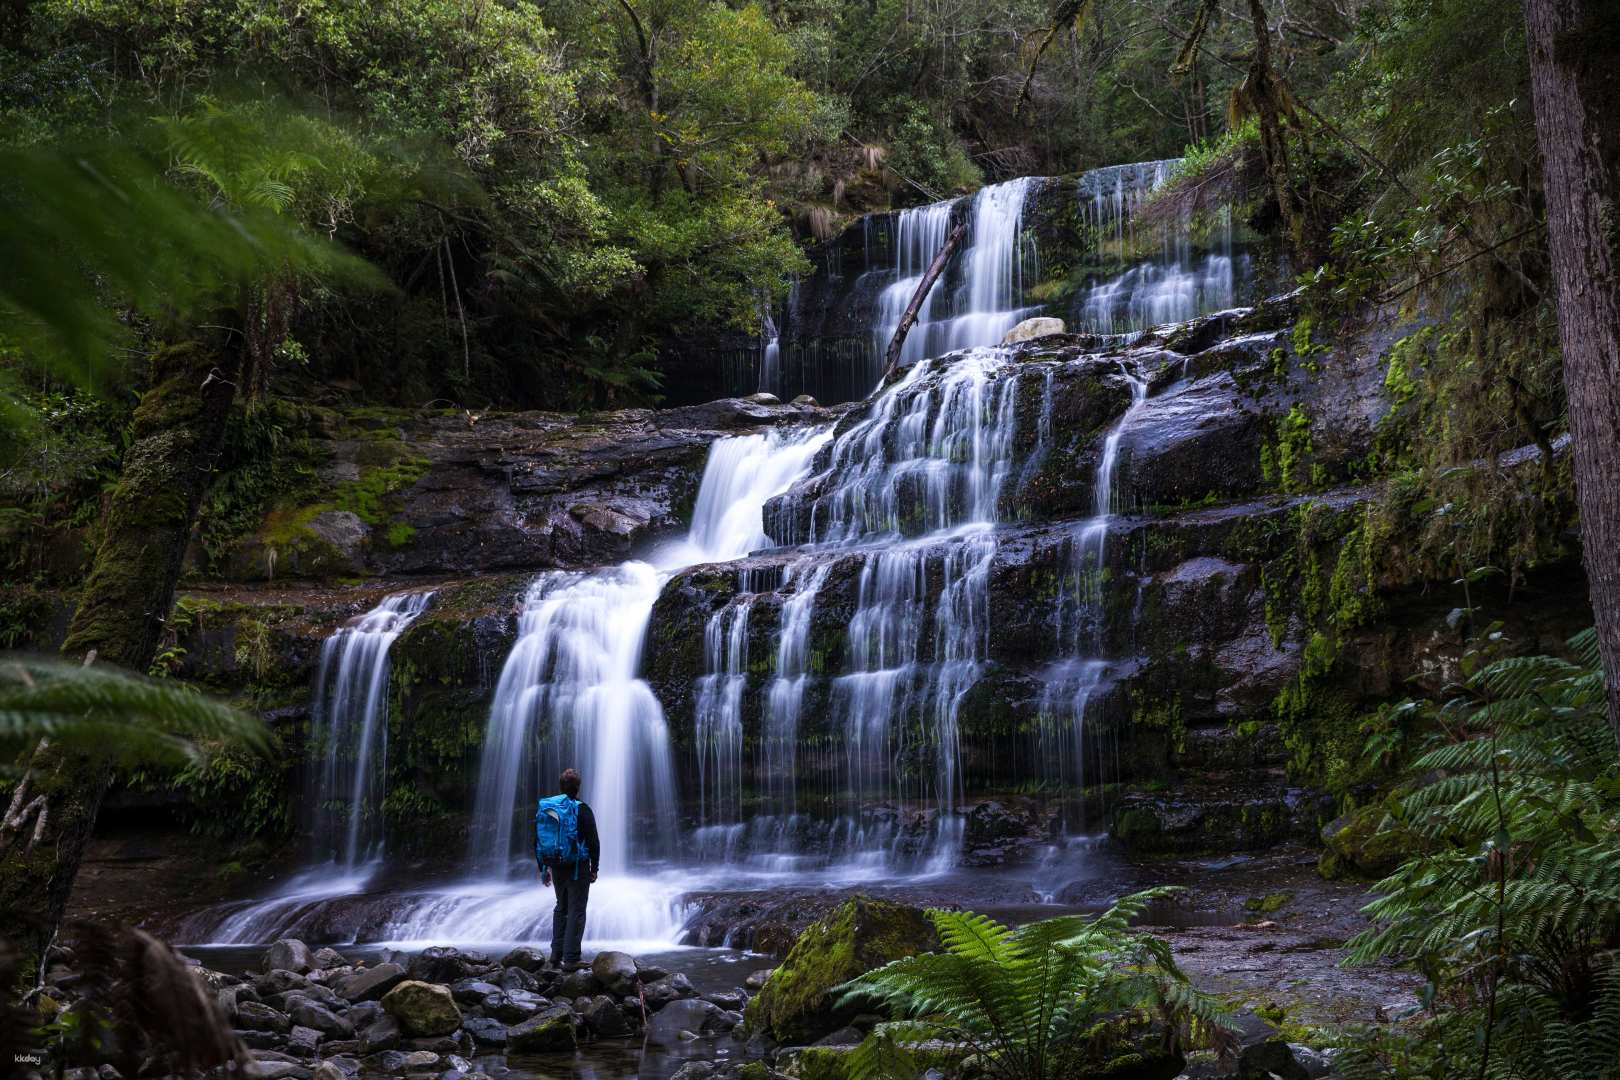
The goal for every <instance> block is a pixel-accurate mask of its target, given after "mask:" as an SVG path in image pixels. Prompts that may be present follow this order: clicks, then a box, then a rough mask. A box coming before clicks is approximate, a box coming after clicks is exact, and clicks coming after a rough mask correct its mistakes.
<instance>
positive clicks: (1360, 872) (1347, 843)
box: [1317, 806, 1418, 878]
mask: <svg viewBox="0 0 1620 1080" xmlns="http://www.w3.org/2000/svg"><path fill="white" fill-rule="evenodd" d="M1385 817H1386V815H1385V812H1384V808H1383V807H1382V806H1363V807H1361V808H1360V809H1359V810H1354V811H1351V812H1350V813H1348V814H1345V815H1344V816H1343V817H1338V818H1334V819H1333V820H1332V821H1330V822H1328V823H1327V824H1326V825H1324V826H1322V843H1323V844H1324V845H1325V846H1326V848H1327V850H1326V851H1324V852H1322V858H1321V859H1320V861H1318V863H1317V869H1318V870H1319V871H1320V872H1321V874H1322V876H1323V877H1325V878H1342V877H1369V878H1381V877H1384V876H1386V875H1387V874H1389V873H1390V872H1392V871H1393V870H1394V869H1395V868H1396V867H1397V866H1399V865H1400V864H1401V861H1402V860H1403V859H1406V858H1408V857H1409V856H1412V855H1416V854H1417V853H1418V847H1417V837H1416V836H1414V835H1413V833H1412V832H1411V830H1409V829H1407V828H1405V827H1404V826H1400V825H1393V824H1392V825H1391V827H1390V828H1387V829H1386V828H1384V827H1383V826H1384V820H1385Z"/></svg>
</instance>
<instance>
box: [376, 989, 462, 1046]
mask: <svg viewBox="0 0 1620 1080" xmlns="http://www.w3.org/2000/svg"><path fill="white" fill-rule="evenodd" d="M382 1006H383V1008H384V1009H386V1010H388V1014H389V1015H390V1016H392V1017H393V1018H394V1019H395V1020H398V1021H399V1026H400V1030H401V1031H403V1032H404V1033H405V1034H406V1035H408V1036H411V1037H412V1038H422V1037H424V1036H430V1035H448V1034H450V1033H451V1032H452V1031H454V1030H456V1029H457V1028H458V1027H460V1026H461V1010H460V1009H458V1008H456V1002H455V998H453V997H451V996H450V989H449V987H445V986H436V985H434V984H432V983H425V982H419V981H417V980H415V979H408V980H406V981H405V982H402V983H400V984H399V985H398V986H396V987H394V988H393V989H392V990H390V991H388V993H387V994H386V995H384V997H383V999H382Z"/></svg>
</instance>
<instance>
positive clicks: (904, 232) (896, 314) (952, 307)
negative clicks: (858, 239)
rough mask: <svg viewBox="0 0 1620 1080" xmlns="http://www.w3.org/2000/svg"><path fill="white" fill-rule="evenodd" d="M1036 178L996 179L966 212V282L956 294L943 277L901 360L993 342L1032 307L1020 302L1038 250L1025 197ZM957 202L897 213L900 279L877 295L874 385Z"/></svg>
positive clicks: (925, 301)
mask: <svg viewBox="0 0 1620 1080" xmlns="http://www.w3.org/2000/svg"><path fill="white" fill-rule="evenodd" d="M1035 182H1036V181H1035V178H1034V177H1028V176H1024V177H1020V178H1019V179H1017V180H1009V181H1007V182H1006V183H1004V184H991V185H990V186H988V187H985V188H981V189H980V190H979V192H978V194H976V195H974V196H973V198H972V200H971V201H970V203H969V206H968V209H967V214H968V219H969V221H970V223H971V238H970V239H969V242H968V245H967V248H966V250H965V251H963V252H962V254H961V255H960V256H958V259H957V264H958V266H959V267H960V271H959V276H960V284H959V285H958V287H957V288H956V289H955V290H954V291H951V290H948V289H947V286H946V284H945V279H944V277H943V276H942V277H941V279H940V280H939V281H938V282H936V283H935V284H934V287H933V288H932V289H930V290H929V292H928V295H927V296H926V297H924V299H923V304H922V306H921V307H920V308H919V309H918V312H917V322H916V325H915V326H913V327H912V328H911V332H910V333H909V334H907V335H906V340H905V344H904V346H903V347H902V349H901V353H900V362H901V363H902V364H910V363H915V362H916V361H918V360H920V359H922V358H923V357H925V356H939V355H940V354H942V353H945V352H950V351H952V350H954V349H966V348H972V347H974V346H977V345H995V344H997V343H998V342H1000V341H1001V338H1002V335H1004V334H1005V333H1006V332H1007V331H1008V330H1009V329H1011V328H1012V326H1013V325H1014V324H1015V323H1017V322H1018V321H1019V320H1020V319H1022V318H1024V317H1025V315H1026V314H1027V313H1028V312H1029V311H1032V310H1034V309H1031V308H1024V307H1022V306H1020V305H1021V304H1022V303H1023V295H1024V275H1025V270H1026V268H1028V269H1030V272H1031V273H1033V266H1032V265H1031V266H1028V267H1026V264H1032V263H1033V258H1034V248H1033V244H1026V241H1025V237H1024V235H1023V215H1024V201H1025V200H1026V199H1027V198H1028V196H1029V192H1030V189H1031V187H1032V186H1033V185H1034V184H1035ZM955 206H956V204H955V203H954V202H942V203H934V204H932V205H930V206H921V207H917V208H916V209H913V210H902V211H900V212H899V214H898V215H897V217H898V220H897V221H896V223H895V227H894V236H895V241H894V245H895V254H896V262H895V269H894V275H895V280H894V281H893V282H892V283H891V284H890V285H888V286H887V287H886V288H885V289H884V290H883V292H882V294H881V295H880V296H879V297H878V314H877V319H876V322H875V324H874V326H873V330H872V357H873V366H872V369H871V373H870V378H871V380H872V381H874V382H875V381H876V380H877V377H878V375H879V374H880V373H881V371H882V369H883V358H884V357H885V355H886V354H887V352H888V348H889V341H890V339H891V338H893V337H894V332H895V329H896V328H897V327H898V326H899V325H900V320H901V318H902V316H903V315H904V314H905V310H906V307H907V306H908V305H909V304H910V303H911V299H912V297H913V296H914V295H915V294H916V291H917V286H918V285H920V284H921V283H922V279H923V274H924V272H925V271H926V270H927V269H928V264H929V263H931V262H933V260H934V256H935V255H937V254H938V253H939V250H940V248H941V247H943V246H944V244H945V238H946V236H947V235H948V234H949V232H950V223H951V215H952V212H953V210H954V208H955Z"/></svg>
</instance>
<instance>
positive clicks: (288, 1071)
mask: <svg viewBox="0 0 1620 1080" xmlns="http://www.w3.org/2000/svg"><path fill="white" fill-rule="evenodd" d="M242 1072H243V1073H244V1074H245V1075H247V1076H251V1077H254V1078H255V1080H309V1077H310V1076H311V1075H312V1074H311V1072H310V1070H309V1069H307V1068H305V1067H304V1066H302V1065H298V1064H295V1063H294V1062H291V1061H259V1060H255V1061H253V1062H252V1063H251V1064H249V1065H248V1067H247V1068H245V1069H243V1070H242Z"/></svg>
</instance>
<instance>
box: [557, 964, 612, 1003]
mask: <svg viewBox="0 0 1620 1080" xmlns="http://www.w3.org/2000/svg"><path fill="white" fill-rule="evenodd" d="M601 989H602V984H601V983H600V982H598V981H597V979H596V976H595V975H593V974H592V973H591V970H590V969H589V968H580V969H579V970H578V971H570V972H569V973H568V974H567V975H566V976H564V977H563V980H562V982H560V983H558V984H557V988H556V990H555V991H553V993H552V996H553V997H560V998H577V997H591V996H592V995H594V994H596V993H597V992H599V991H600V990H601Z"/></svg>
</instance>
